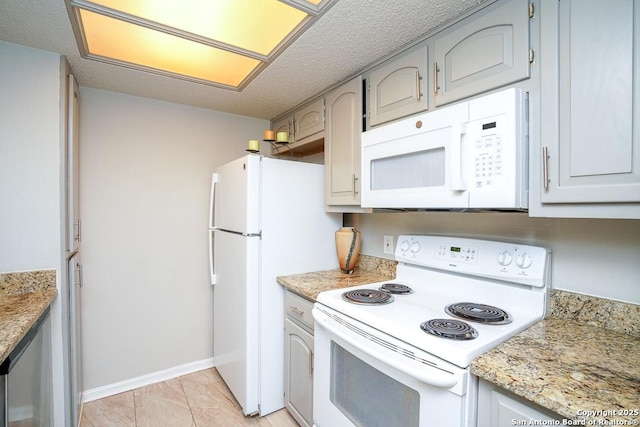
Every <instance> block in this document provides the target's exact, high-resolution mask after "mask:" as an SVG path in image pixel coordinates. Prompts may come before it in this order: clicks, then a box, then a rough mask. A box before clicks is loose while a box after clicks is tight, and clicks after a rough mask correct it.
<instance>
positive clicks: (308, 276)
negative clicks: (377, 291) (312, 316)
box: [276, 254, 397, 301]
mask: <svg viewBox="0 0 640 427" xmlns="http://www.w3.org/2000/svg"><path fill="white" fill-rule="evenodd" d="M396 265H397V262H396V261H391V260H388V259H384V258H376V257H371V256H367V255H362V254H361V255H360V257H359V259H358V266H357V268H356V269H355V270H354V271H353V273H352V274H345V273H343V272H341V271H340V270H338V269H336V270H326V271H317V272H313V273H302V274H293V275H290V276H280V277H278V278H277V279H276V280H277V281H278V283H280V284H281V285H282V286H284V287H285V288H287V289H289V290H290V291H292V292H295V293H296V294H298V295H300V296H302V297H304V298H306V299H308V300H311V301H315V300H316V297H317V296H318V294H319V293H320V292H323V291H329V290H331V289H341V288H348V287H351V286H357V285H364V284H366V283H374V282H382V281H384V280H389V279H392V278H394V277H395V274H396Z"/></svg>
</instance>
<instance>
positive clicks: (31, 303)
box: [0, 270, 58, 363]
mask: <svg viewBox="0 0 640 427" xmlns="http://www.w3.org/2000/svg"><path fill="white" fill-rule="evenodd" d="M57 294H58V291H57V289H56V271H55V270H42V271H27V272H20V273H3V274H0V363H1V362H2V361H3V360H4V359H5V358H6V357H7V356H8V355H9V354H10V353H11V351H12V350H13V349H14V348H15V346H16V345H17V344H18V343H19V342H20V340H21V339H22V337H23V336H24V335H25V334H26V333H27V331H29V328H31V326H33V324H34V323H35V322H36V320H38V318H39V317H40V315H41V314H42V313H43V312H44V311H45V310H46V308H47V307H49V305H50V304H51V302H52V301H53V300H54V299H55V297H56V295H57Z"/></svg>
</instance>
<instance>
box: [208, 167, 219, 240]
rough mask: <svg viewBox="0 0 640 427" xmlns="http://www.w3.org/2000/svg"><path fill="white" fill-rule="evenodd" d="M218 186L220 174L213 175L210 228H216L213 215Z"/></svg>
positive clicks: (210, 197) (210, 199) (210, 194)
mask: <svg viewBox="0 0 640 427" xmlns="http://www.w3.org/2000/svg"><path fill="white" fill-rule="evenodd" d="M217 185H218V174H217V173H214V174H212V175H211V190H210V193H209V228H213V227H214V220H213V215H214V213H215V206H214V204H215V200H216V187H217Z"/></svg>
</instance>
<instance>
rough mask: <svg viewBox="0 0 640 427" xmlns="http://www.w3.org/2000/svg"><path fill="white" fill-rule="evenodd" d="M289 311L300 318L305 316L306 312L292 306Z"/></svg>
mask: <svg viewBox="0 0 640 427" xmlns="http://www.w3.org/2000/svg"><path fill="white" fill-rule="evenodd" d="M289 311H292V312H293V313H294V314H295V315H296V316H299V317H302V316H304V310H300V309H299V308H298V307H294V306H292V305H290V306H289Z"/></svg>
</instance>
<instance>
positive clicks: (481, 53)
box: [432, 0, 532, 106]
mask: <svg viewBox="0 0 640 427" xmlns="http://www.w3.org/2000/svg"><path fill="white" fill-rule="evenodd" d="M530 13H532V12H530V9H529V4H528V1H527V0H511V1H508V2H500V3H498V6H495V5H491V6H489V7H487V8H486V9H483V10H481V11H479V12H477V13H475V14H473V15H471V16H469V17H468V18H466V19H464V20H462V21H460V22H459V23H457V24H455V25H454V26H452V27H451V28H449V29H447V30H444V31H443V32H441V33H439V34H437V35H436V36H435V37H434V39H433V46H434V50H433V55H434V62H433V65H432V67H433V70H432V72H433V73H434V82H433V88H432V90H433V91H434V94H435V105H436V106H440V105H443V104H447V103H450V102H453V101H457V100H460V99H463V98H468V97H470V96H473V95H476V94H479V93H482V92H486V91H489V90H491V89H495V88H498V87H501V86H505V85H508V84H511V83H514V82H517V81H519V80H523V79H527V78H529V66H530V53H529V51H530V45H529V20H530Z"/></svg>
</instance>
